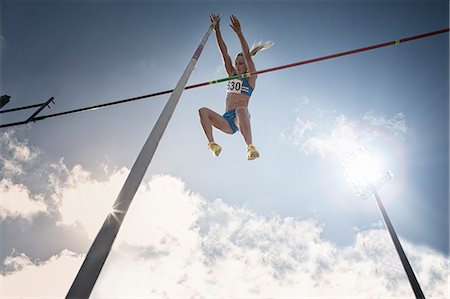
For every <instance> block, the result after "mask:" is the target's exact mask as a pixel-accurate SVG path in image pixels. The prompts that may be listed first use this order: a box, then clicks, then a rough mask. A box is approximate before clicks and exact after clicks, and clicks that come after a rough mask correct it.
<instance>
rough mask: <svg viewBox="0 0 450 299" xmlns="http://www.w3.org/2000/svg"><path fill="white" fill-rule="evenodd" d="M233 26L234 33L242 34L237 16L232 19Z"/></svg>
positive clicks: (231, 25)
mask: <svg viewBox="0 0 450 299" xmlns="http://www.w3.org/2000/svg"><path fill="white" fill-rule="evenodd" d="M230 20H231V24H230V27H231V28H233V30H234V32H236V33H240V32H241V23H239V20H238V19H237V18H236V17H235V16H233V15H232V16H231V17H230Z"/></svg>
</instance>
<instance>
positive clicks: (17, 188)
mask: <svg viewBox="0 0 450 299" xmlns="http://www.w3.org/2000/svg"><path fill="white" fill-rule="evenodd" d="M0 190H1V191H0V192H1V196H0V220H2V219H5V218H7V217H10V218H17V217H22V218H25V219H27V220H30V221H31V219H32V217H33V216H34V215H36V214H38V213H47V205H46V204H45V202H44V199H43V198H42V197H41V196H32V195H31V194H30V192H29V190H28V189H27V188H26V187H25V186H23V185H20V184H19V185H17V184H14V183H13V182H12V181H10V180H8V179H2V180H1V181H0Z"/></svg>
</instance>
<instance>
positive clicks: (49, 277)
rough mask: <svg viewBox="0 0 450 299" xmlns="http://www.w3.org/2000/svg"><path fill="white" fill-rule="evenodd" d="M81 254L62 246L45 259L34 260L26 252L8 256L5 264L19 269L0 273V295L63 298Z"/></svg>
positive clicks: (4, 296)
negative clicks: (38, 261) (40, 261)
mask: <svg viewBox="0 0 450 299" xmlns="http://www.w3.org/2000/svg"><path fill="white" fill-rule="evenodd" d="M82 261H83V257H82V256H79V255H76V254H74V253H72V252H70V251H67V250H64V251H62V252H61V253H60V254H58V255H55V256H53V257H52V258H50V259H49V260H48V261H46V262H42V263H38V264H34V263H32V262H31V260H30V259H29V258H28V257H27V256H26V255H23V254H22V255H20V256H15V257H9V258H7V259H6V261H5V264H6V265H8V266H9V267H14V268H17V269H20V270H19V271H16V272H14V273H13V274H10V275H1V281H2V285H1V291H0V294H1V296H0V297H1V298H63V297H64V296H65V295H66V293H67V291H68V290H69V288H70V286H71V284H72V281H73V278H74V277H75V275H76V273H77V272H78V269H79V267H80V265H81V263H82Z"/></svg>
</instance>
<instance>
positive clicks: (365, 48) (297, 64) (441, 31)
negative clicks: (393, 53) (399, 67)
mask: <svg viewBox="0 0 450 299" xmlns="http://www.w3.org/2000/svg"><path fill="white" fill-rule="evenodd" d="M447 32H449V28H444V29H441V30H437V31H432V32H428V33H424V34H419V35H415V36H411V37H406V38H402V39H398V40H394V41H389V42H385V43H381V44H376V45H372V46H369V47H364V48H359V49H354V50H350V51H346V52H341V53H337V54H332V55H328V56H322V57H318V58H313V59H309V60H303V61H299V62H294V63H291V64H285V65H281V66H277V67H272V68H268V69H264V70H260V71H256V72H253V73H245V74H241V75H235V76H231V77H227V78H223V79H218V80H213V81H208V82H203V83H198V84H194V85H189V86H186V87H185V88H184V89H192V88H197V87H201V86H207V85H211V84H216V83H221V82H225V81H229V80H233V79H238V78H243V77H250V76H251V75H257V74H263V73H268V72H273V71H278V70H281V69H286V68H290V67H295V66H300V65H303V64H309V63H314V62H318V61H322V60H327V59H333V58H337V57H341V56H346V55H351V54H356V53H360V52H365V51H369V50H374V49H378V48H382V47H387V46H393V45H398V44H400V43H406V42H410V41H413V40H417V39H421V38H426V37H430V36H433V35H437V34H442V33H447ZM173 91H174V90H173V89H171V90H164V91H159V92H155V93H151V94H146V95H142V96H137V97H133V98H128V99H123V100H118V101H114V102H108V103H104V104H98V105H94V106H89V107H84V108H79V109H75V110H69V111H64V112H58V113H54V114H47V115H42V116H37V117H34V118H33V122H36V121H39V120H43V119H46V118H50V117H56V116H61V115H67V114H72V113H78V112H84V111H89V110H94V109H98V108H104V107H108V106H112V105H117V104H123V103H128V102H133V101H137V100H142V99H146V98H151V97H156V96H160V95H163V94H168V93H171V92H173ZM16 109H17V108H16ZM19 109H24V108H23V107H21V108H19ZM5 112H6V111H5ZM0 113H1V112H0ZM22 124H27V121H21V122H15V123H9V124H3V125H0V128H6V127H12V126H17V125H22Z"/></svg>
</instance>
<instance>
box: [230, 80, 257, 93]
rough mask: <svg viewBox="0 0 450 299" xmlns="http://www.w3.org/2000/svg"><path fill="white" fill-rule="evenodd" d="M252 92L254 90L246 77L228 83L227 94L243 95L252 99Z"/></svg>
mask: <svg viewBox="0 0 450 299" xmlns="http://www.w3.org/2000/svg"><path fill="white" fill-rule="evenodd" d="M252 92H253V88H252V87H251V86H250V83H249V82H248V80H247V78H245V77H244V78H242V79H241V78H239V79H233V80H230V81H228V85H227V93H241V94H245V95H248V96H249V97H250V96H251V95H252Z"/></svg>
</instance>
